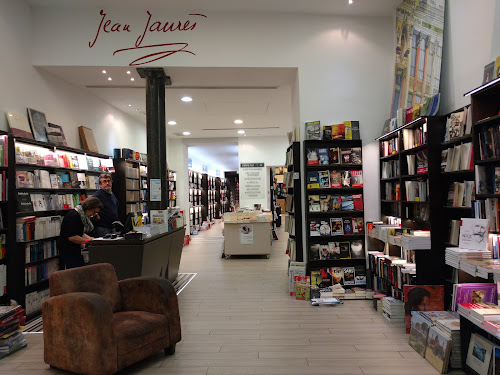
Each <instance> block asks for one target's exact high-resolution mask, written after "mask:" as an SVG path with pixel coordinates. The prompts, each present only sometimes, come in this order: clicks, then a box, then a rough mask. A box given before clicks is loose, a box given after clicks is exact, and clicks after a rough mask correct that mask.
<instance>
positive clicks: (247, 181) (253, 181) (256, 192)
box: [239, 163, 266, 199]
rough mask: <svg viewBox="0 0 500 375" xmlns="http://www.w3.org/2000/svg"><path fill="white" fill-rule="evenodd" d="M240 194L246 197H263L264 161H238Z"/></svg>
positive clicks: (264, 196) (264, 193)
mask: <svg viewBox="0 0 500 375" xmlns="http://www.w3.org/2000/svg"><path fill="white" fill-rule="evenodd" d="M239 178H240V184H241V186H240V195H242V196H244V197H245V198H246V199H265V198H266V192H265V185H266V169H265V168H264V163H240V176H239Z"/></svg>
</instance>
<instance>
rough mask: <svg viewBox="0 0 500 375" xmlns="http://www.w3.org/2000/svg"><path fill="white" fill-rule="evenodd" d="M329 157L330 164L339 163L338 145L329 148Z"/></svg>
mask: <svg viewBox="0 0 500 375" xmlns="http://www.w3.org/2000/svg"><path fill="white" fill-rule="evenodd" d="M329 159H330V164H339V163H340V149H339V148H338V147H332V148H330V152H329Z"/></svg>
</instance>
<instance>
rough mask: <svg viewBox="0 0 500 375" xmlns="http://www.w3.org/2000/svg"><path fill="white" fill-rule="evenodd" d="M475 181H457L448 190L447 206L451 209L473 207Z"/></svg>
mask: <svg viewBox="0 0 500 375" xmlns="http://www.w3.org/2000/svg"><path fill="white" fill-rule="evenodd" d="M474 190H475V189H474V181H464V182H459V181H455V182H453V183H451V184H450V187H449V189H448V199H447V205H448V206H450V207H471V206H472V200H474V199H475V194H474Z"/></svg>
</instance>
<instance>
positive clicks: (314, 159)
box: [307, 148, 319, 165]
mask: <svg viewBox="0 0 500 375" xmlns="http://www.w3.org/2000/svg"><path fill="white" fill-rule="evenodd" d="M307 165H319V157H318V149H316V148H308V149H307Z"/></svg>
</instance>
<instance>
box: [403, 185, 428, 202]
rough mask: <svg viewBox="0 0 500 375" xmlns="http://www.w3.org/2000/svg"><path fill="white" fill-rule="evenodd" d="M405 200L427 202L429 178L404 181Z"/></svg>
mask: <svg viewBox="0 0 500 375" xmlns="http://www.w3.org/2000/svg"><path fill="white" fill-rule="evenodd" d="M405 189H406V200H407V201H409V202H427V196H428V193H429V180H425V181H420V180H415V181H405Z"/></svg>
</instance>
